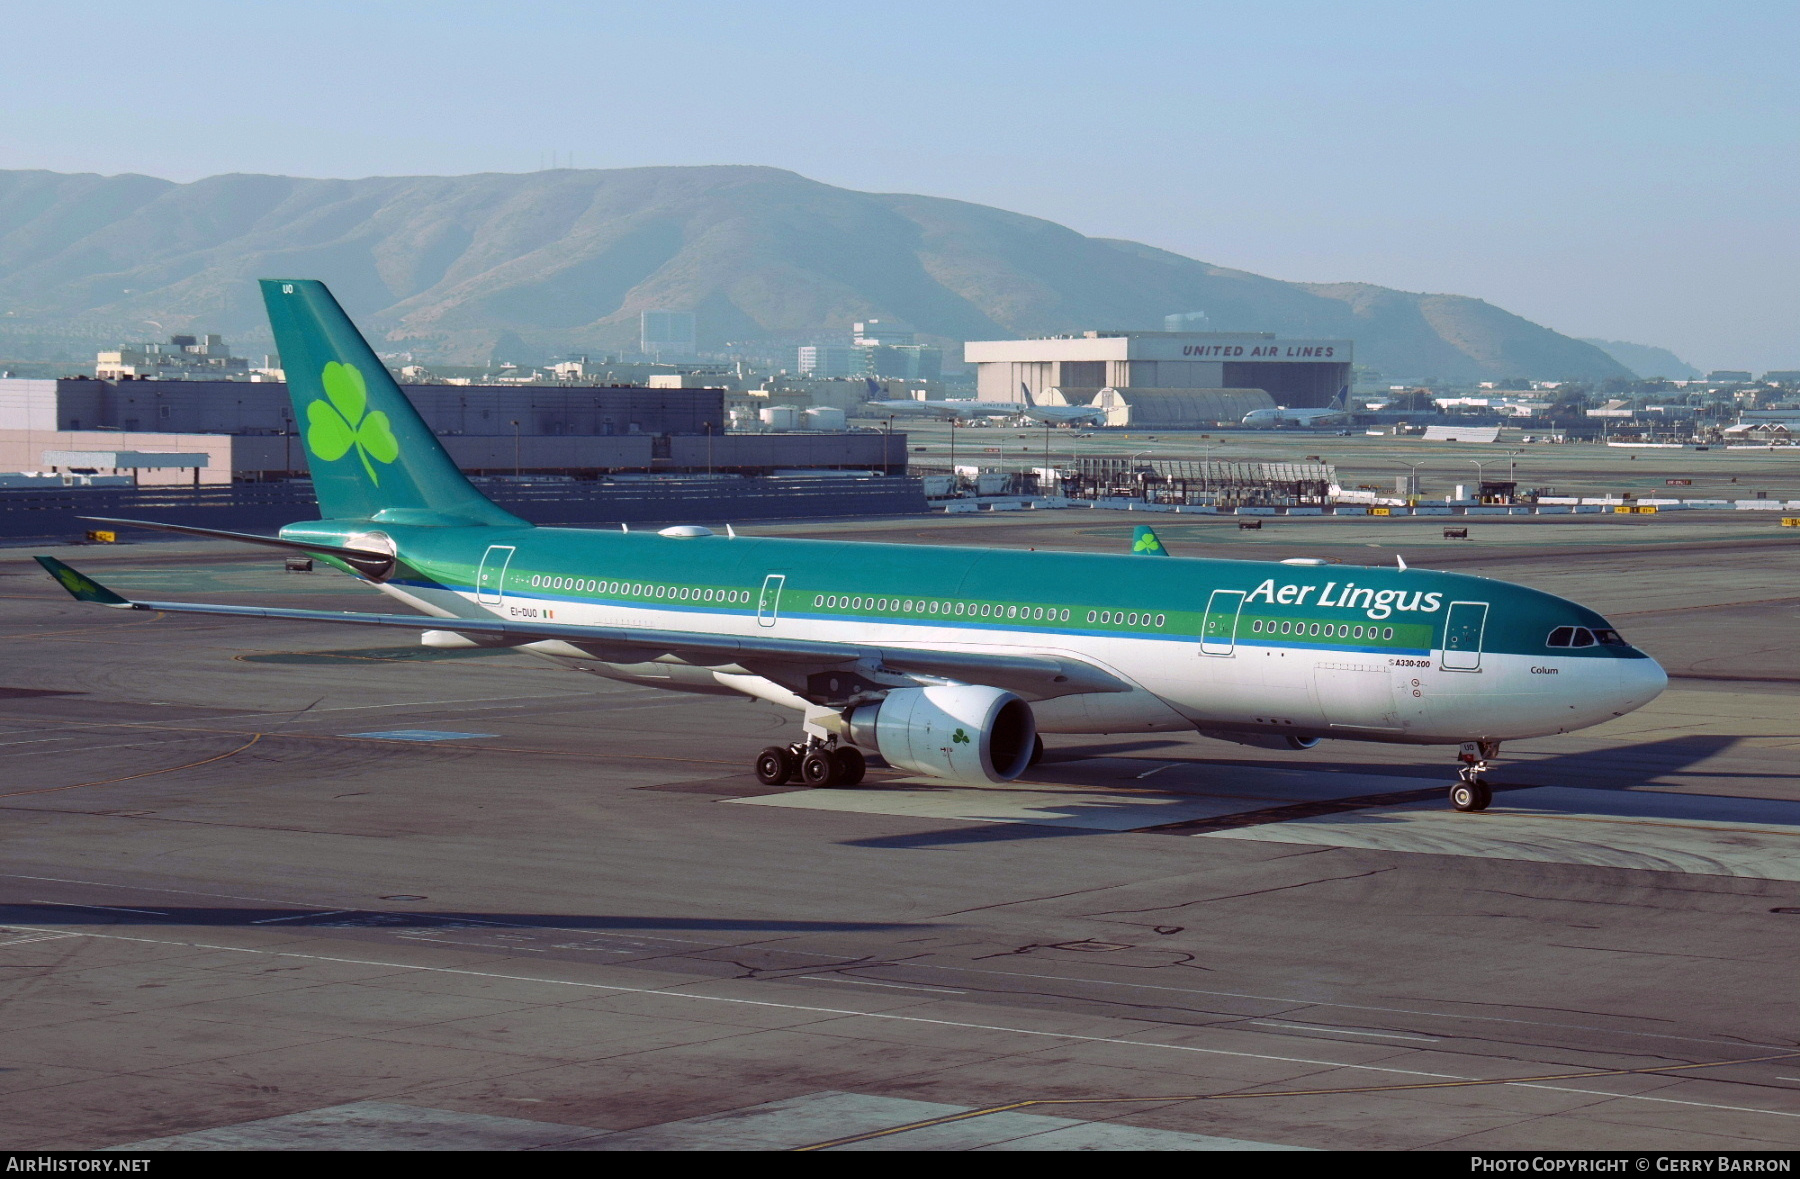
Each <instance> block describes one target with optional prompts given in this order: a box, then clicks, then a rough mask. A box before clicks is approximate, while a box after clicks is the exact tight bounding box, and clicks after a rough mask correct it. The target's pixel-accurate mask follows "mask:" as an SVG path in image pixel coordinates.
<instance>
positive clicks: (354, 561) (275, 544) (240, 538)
mask: <svg viewBox="0 0 1800 1179" xmlns="http://www.w3.org/2000/svg"><path fill="white" fill-rule="evenodd" d="M76 518H77V519H80V520H92V521H94V522H95V523H96V524H118V525H121V526H123V527H126V528H148V529H151V530H152V531H155V532H180V533H183V534H185V535H187V536H204V537H208V538H210V539H213V540H235V541H237V542H238V543H240V544H259V545H262V546H264V547H266V548H271V549H286V550H288V551H289V552H294V553H306V554H308V555H309V556H324V557H336V558H337V559H338V560H340V561H342V562H344V564H346V565H348V566H350V567H351V568H352V569H355V570H357V571H358V572H359V573H366V574H368V575H369V576H370V577H386V576H387V575H388V574H389V573H390V572H392V571H393V568H394V558H393V557H392V556H390V555H389V554H387V553H383V552H377V551H375V550H373V549H347V548H344V547H342V546H340V545H331V544H314V543H312V542H311V541H303V540H284V539H283V538H281V537H279V536H259V535H257V534H256V533H254V532H226V531H224V530H223V529H219V528H195V527H193V526H192V525H189V524H161V523H158V522H156V521H154V520H119V519H115V518H114V517H112V516H78V517H76ZM65 568H66V566H65Z"/></svg>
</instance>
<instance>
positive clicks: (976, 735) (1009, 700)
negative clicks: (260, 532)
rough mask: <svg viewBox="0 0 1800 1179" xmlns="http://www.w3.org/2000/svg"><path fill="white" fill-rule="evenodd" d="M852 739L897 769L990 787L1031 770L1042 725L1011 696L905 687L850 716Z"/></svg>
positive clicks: (971, 687) (966, 688) (966, 687)
mask: <svg viewBox="0 0 1800 1179" xmlns="http://www.w3.org/2000/svg"><path fill="white" fill-rule="evenodd" d="M849 736H850V740H851V741H852V742H854V743H855V744H857V745H861V746H864V747H872V748H874V749H875V750H876V751H877V752H879V753H880V754H881V756H882V757H883V758H884V759H885V760H886V761H887V763H888V764H889V765H891V766H893V767H895V768H896V769H902V770H909V771H911V772H912V773H915V774H926V775H928V776H930V777H933V778H946V779H948V780H950V781H952V782H964V783H968V784H970V785H984V784H986V783H990V782H1010V781H1012V780H1013V779H1014V778H1017V777H1018V776H1019V775H1020V774H1022V773H1024V772H1025V767H1026V766H1027V765H1029V764H1030V763H1031V750H1032V746H1033V745H1034V744H1035V743H1036V741H1037V721H1036V719H1035V718H1033V716H1032V715H1031V706H1030V705H1029V704H1027V703H1025V701H1023V700H1021V699H1020V698H1019V697H1017V696H1015V695H1013V694H1012V693H1011V692H1005V691H1002V690H1000V689H999V688H989V687H983V686H981V685H977V684H940V685H935V686H933V687H929V688H899V689H896V690H894V691H892V692H889V693H888V694H887V696H886V697H885V698H883V699H882V701H881V702H880V703H879V704H866V705H864V706H863V707H861V708H858V709H856V710H855V711H854V712H852V713H851V714H850V733H849Z"/></svg>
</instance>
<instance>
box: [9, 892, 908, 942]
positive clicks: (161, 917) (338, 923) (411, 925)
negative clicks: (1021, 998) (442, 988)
mask: <svg viewBox="0 0 1800 1179" xmlns="http://www.w3.org/2000/svg"><path fill="white" fill-rule="evenodd" d="M6 925H34V926H35V925H194V926H258V927H267V928H269V929H270V930H271V931H278V930H280V929H283V928H294V927H296V926H298V927H300V928H312V929H317V928H320V927H325V928H338V927H342V928H355V929H436V928H443V927H445V926H493V927H495V928H515V929H554V930H562V931H580V932H595V933H622V932H648V931H653V930H655V931H671V930H676V931H684V932H700V933H846V932H850V933H853V932H860V931H878V930H908V929H925V928H928V927H927V926H924V925H919V924H916V923H913V922H883V921H785V920H767V921H764V920H757V919H754V918H735V917H626V916H607V915H589V916H581V915H570V914H565V913H416V912H395V911H391V910H386V909H316V910H315V909H274V908H247V907H235V906H223V905H219V906H198V905H193V906H185V905H165V906H163V907H162V908H160V909H151V908H148V907H143V908H140V907H136V906H131V907H127V906H124V905H79V904H73V903H67V902H65V903H61V904H53V903H50V902H47V901H26V902H18V903H13V904H0V926H6ZM0 940H4V939H3V938H0Z"/></svg>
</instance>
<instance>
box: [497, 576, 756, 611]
mask: <svg viewBox="0 0 1800 1179" xmlns="http://www.w3.org/2000/svg"><path fill="white" fill-rule="evenodd" d="M531 585H532V588H534V589H553V590H569V591H572V592H574V593H588V594H613V595H617V596H619V597H629V598H664V599H669V600H673V601H681V602H722V603H726V604H728V605H729V604H736V605H743V604H745V603H747V602H749V601H750V591H749V590H722V589H704V588H696V587H694V586H686V585H657V584H655V583H652V582H639V581H606V580H596V579H595V578H592V577H545V576H543V575H541V574H534V575H533V576H532V578H531Z"/></svg>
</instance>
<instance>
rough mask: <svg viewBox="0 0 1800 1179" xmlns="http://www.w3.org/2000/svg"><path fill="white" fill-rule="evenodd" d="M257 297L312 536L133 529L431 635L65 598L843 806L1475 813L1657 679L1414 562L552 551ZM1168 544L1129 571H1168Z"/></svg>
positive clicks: (627, 535) (663, 538)
mask: <svg viewBox="0 0 1800 1179" xmlns="http://www.w3.org/2000/svg"><path fill="white" fill-rule="evenodd" d="M262 289H263V297H264V299H265V301H266V303H267V305H268V311H269V319H270V322H271V324H272V325H273V327H274V331H275V341H276V345H277V346H278V347H279V349H280V351H281V359H282V364H283V367H284V368H285V369H286V372H287V378H288V390H289V392H290V394H291V395H292V397H293V401H294V410H295V413H296V415H297V418H298V420H299V421H301V422H303V423H305V439H306V452H307V461H308V462H309V463H310V465H311V469H312V475H313V483H314V486H315V488H316V489H317V492H318V498H319V510H320V515H321V516H322V517H323V518H322V519H319V520H307V521H302V522H300V523H295V524H290V525H288V526H287V527H285V528H283V529H282V530H281V532H280V535H279V536H278V537H267V536H252V535H247V534H240V533H229V532H219V531H214V530H208V529H201V528H187V527H181V526H174V525H167V524H157V523H154V522H143V521H122V520H121V521H115V523H118V524H128V523H129V524H133V525H135V526H138V527H147V528H162V529H166V530H168V531H173V532H185V533H192V534H195V535H200V536H215V537H222V538H225V539H231V540H238V541H246V542H249V543H252V544H261V545H268V546H273V547H275V548H279V549H286V550H290V551H294V552H299V553H306V554H310V555H312V556H314V557H317V558H320V559H322V560H324V561H326V562H329V563H330V564H331V565H333V566H335V567H337V568H338V569H340V570H342V571H343V572H345V573H348V574H350V575H351V576H353V577H356V578H360V579H361V580H363V581H366V582H368V583H369V584H370V585H372V586H374V587H376V588H377V589H379V590H380V591H381V592H382V593H384V594H387V595H388V596H389V597H391V598H394V599H397V600H398V601H400V602H403V603H405V604H406V605H407V606H410V607H412V608H413V609H414V610H417V611H419V613H418V614H373V613H370V614H354V613H331V612H327V611H312V610H283V609H261V608H256V607H245V606H222V605H210V604H202V603H190V602H150V601H135V600H131V599H127V598H125V597H122V596H121V595H119V594H117V593H114V592H113V591H112V590H109V589H107V588H105V587H103V586H101V585H99V584H97V583H96V582H94V581H93V580H92V579H91V578H88V577H87V576H85V575H84V574H82V573H79V572H77V571H76V570H74V569H72V568H70V567H69V566H67V565H64V564H62V563H61V562H58V561H56V560H54V559H52V558H49V557H40V558H38V560H39V561H40V562H42V564H43V565H44V567H45V568H46V569H48V570H49V571H50V572H51V573H52V574H54V575H55V576H56V577H57V578H58V579H59V580H60V581H61V582H62V584H63V585H64V587H66V588H67V589H68V590H69V591H70V592H71V593H72V594H74V595H75V597H77V598H79V599H81V600H83V601H87V602H96V603H100V604H102V605H107V606H112V607H116V608H120V609H136V610H161V611H166V612H169V613H188V614H211V615H235V616H242V617H255V618H280V619H291V620H304V621H316V622H333V623H345V624H351V625H363V626H383V627H400V628H403V629H409V630H418V631H422V632H424V633H423V635H422V641H423V642H424V643H425V644H426V645H427V646H432V647H516V648H518V649H520V650H522V651H527V652H530V653H531V654H533V655H538V656H541V657H543V658H545V659H548V660H551V661H553V662H556V663H558V664H561V665H563V666H565V667H568V668H571V669H573V670H575V671H583V672H588V673H591V674H594V675H601V676H606V677H609V678H612V679H618V680H626V681H629V682H632V683H639V684H647V685H652V686H655V687H661V688H672V689H675V690H677V691H688V692H708V693H720V694H731V693H743V694H745V695H749V696H754V697H760V698H761V699H764V700H769V701H773V702H775V703H777V704H781V705H785V706H787V707H789V708H792V709H793V710H794V711H795V712H797V713H799V714H801V716H800V718H799V719H800V720H801V724H802V734H803V735H802V736H801V738H800V739H799V740H797V741H795V742H794V743H793V744H791V745H782V746H772V747H770V748H768V749H765V750H763V751H762V753H761V754H760V755H758V757H757V759H756V767H755V769H756V774H757V776H758V777H759V778H761V780H762V781H764V782H766V783H770V784H776V783H783V782H788V781H791V780H793V779H795V778H796V777H797V778H798V779H799V780H800V781H802V782H805V783H807V784H810V785H816V786H827V785H849V784H853V783H855V782H856V781H858V780H860V779H861V777H862V774H863V769H864V764H865V763H864V757H863V753H862V752H861V751H863V750H869V751H875V752H879V754H880V756H881V757H882V758H883V759H884V760H885V761H886V762H887V764H888V765H890V766H892V767H894V768H896V769H899V770H902V771H905V772H907V773H911V774H919V775H927V776H930V777H935V778H939V779H945V780H949V781H953V782H959V783H964V784H972V785H981V784H985V783H992V782H1004V781H1008V780H1010V779H1013V778H1017V777H1019V776H1020V775H1021V774H1023V773H1024V772H1025V770H1026V768H1027V766H1029V765H1030V764H1031V762H1032V761H1033V760H1034V759H1035V757H1036V755H1037V753H1038V752H1039V751H1040V750H1041V749H1042V742H1041V740H1040V739H1039V736H1038V734H1039V733H1040V732H1047V733H1121V732H1146V731H1148V732H1159V731H1179V730H1198V731H1199V732H1201V733H1204V734H1206V735H1208V736H1212V737H1219V738H1224V739H1226V740H1231V741H1239V742H1243V743H1245V744H1251V745H1264V746H1275V747H1279V748H1293V749H1305V748H1310V747H1311V746H1312V745H1314V744H1316V743H1317V741H1318V740H1319V739H1320V738H1322V737H1332V738H1342V739H1347V740H1356V741H1385V742H1396V743H1403V744H1424V745H1429V744H1444V745H1458V746H1461V754H1460V756H1461V760H1462V762H1463V765H1462V768H1461V773H1460V780H1458V781H1457V782H1456V784H1455V785H1454V786H1453V787H1452V788H1451V792H1450V793H1451V801H1452V803H1453V805H1455V806H1456V807H1458V808H1459V809H1463V810H1480V809H1481V808H1482V807H1484V806H1486V805H1487V803H1488V801H1489V798H1490V796H1491V795H1490V790H1489V788H1488V785H1487V783H1486V782H1485V781H1484V780H1483V773H1484V771H1485V770H1486V769H1487V765H1488V762H1489V760H1490V759H1491V758H1493V757H1494V756H1495V755H1496V753H1497V751H1498V748H1499V745H1500V742H1502V741H1504V740H1507V739H1511V738H1523V737H1536V736H1541V735H1545V734H1551V733H1564V732H1568V731H1570V730H1573V729H1579V728H1583V727H1585V726H1588V725H1594V724H1599V723H1600V722H1602V721H1606V720H1610V719H1611V718H1613V717H1616V716H1620V715H1622V714H1624V713H1626V712H1629V711H1631V710H1632V709H1634V708H1639V707H1641V706H1643V705H1644V704H1646V703H1648V702H1649V701H1650V700H1652V699H1654V698H1655V697H1656V695H1657V694H1658V693H1659V692H1661V691H1662V689H1663V687H1664V686H1665V684H1666V683H1667V677H1666V676H1665V675H1664V674H1663V670H1662V668H1661V667H1659V666H1657V664H1656V662H1655V660H1653V659H1651V658H1649V657H1648V656H1646V655H1645V654H1644V653H1643V652H1641V651H1639V650H1637V649H1636V648H1634V647H1632V646H1630V645H1629V644H1628V643H1626V642H1625V641H1624V640H1623V639H1621V638H1620V637H1619V635H1618V633H1617V632H1616V631H1614V630H1613V629H1612V628H1611V627H1610V626H1608V625H1607V622H1606V620H1605V619H1604V618H1602V617H1600V616H1599V615H1598V614H1596V613H1594V612H1593V611H1592V610H1588V609H1585V608H1583V607H1582V606H1579V605H1576V604H1575V603H1573V602H1569V601H1565V600H1563V599H1561V598H1557V597H1553V596H1552V595H1550V594H1546V593H1540V592H1538V591H1536V590H1531V589H1526V588H1523V587H1520V586H1515V585H1508V584H1506V583H1504V582H1499V581H1488V580H1484V579H1482V578H1476V577H1468V576H1461V575H1457V574H1453V573H1437V572H1431V571H1427V570H1423V569H1408V568H1406V567H1405V566H1404V565H1403V564H1402V565H1400V567H1398V568H1393V569H1388V568H1366V567H1352V566H1342V565H1327V564H1323V563H1321V562H1316V561H1315V562H1307V561H1285V562H1279V563H1275V562H1260V561H1215V560H1200V559H1165V560H1154V561H1152V560H1146V559H1144V557H1143V556H1141V555H1139V556H1133V555H1128V554H1124V553H1120V554H1118V555H1099V554H1085V553H1057V552H1018V551H1012V550H1002V549H978V548H961V547H957V548H949V547H929V546H917V545H884V544H865V543H851V542H839V541H818V540H784V539H773V538H751V537H741V536H733V535H726V536H718V535H715V534H714V533H713V532H712V531H711V530H709V529H706V528H703V527H698V526H692V525H689V526H681V527H673V528H666V529H663V530H662V531H661V532H626V531H620V532H610V531H600V530H593V529H571V528H542V527H533V526H532V525H530V524H527V523H526V522H525V521H523V520H519V519H517V518H515V517H514V516H512V515H510V514H509V513H507V512H505V511H503V510H501V509H500V508H499V507H497V506H496V505H494V504H493V503H491V502H489V501H488V500H487V499H485V498H484V497H483V496H482V495H481V494H480V493H479V492H478V491H476V490H475V488H474V487H473V486H471V485H470V484H469V482H468V481H467V480H466V479H464V478H463V476H462V474H461V473H460V472H459V471H458V470H457V469H456V467H455V465H454V464H453V463H452V462H451V461H450V459H449V457H448V456H447V455H446V454H445V453H444V450H443V448H442V447H441V446H439V444H438V442H437V439H436V438H434V437H433V436H432V433H431V431H430V430H429V429H428V428H427V427H426V426H425V424H424V422H423V421H422V420H421V419H420V418H419V415H418V413H417V412H416V411H415V410H414V409H413V407H412V405H411V403H409V402H408V401H407V400H406V397H405V396H404V395H403V394H402V393H401V392H400V389H399V387H398V386H397V385H395V384H394V382H393V381H392V379H391V378H390V377H389V376H388V373H387V370H386V369H385V368H383V367H382V364H381V361H380V360H378V359H377V358H376V356H375V354H374V353H373V352H372V351H370V349H369V346H368V344H367V343H365V342H364V340H363V338H362V336H361V335H359V334H358V332H357V330H356V328H355V327H354V326H353V325H352V324H351V322H350V320H349V319H348V318H347V317H346V316H345V314H344V312H343V311H342V309H341V308H339V306H338V304H337V302H336V300H334V299H333V298H332V296H331V294H330V292H329V291H327V290H326V289H325V287H324V286H323V285H322V284H321V283H318V282H313V281H306V280H300V279H295V280H267V281H264V282H263V284H262ZM727 531H728V532H729V530H727ZM1152 542H1154V537H1151V538H1150V540H1147V541H1146V540H1143V539H1142V538H1140V543H1139V545H1138V546H1137V547H1138V548H1139V550H1140V553H1151V554H1157V555H1162V554H1161V549H1162V546H1161V543H1160V542H1154V543H1152Z"/></svg>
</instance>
